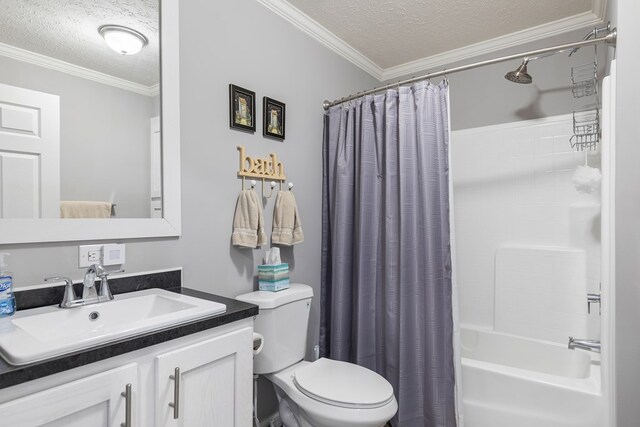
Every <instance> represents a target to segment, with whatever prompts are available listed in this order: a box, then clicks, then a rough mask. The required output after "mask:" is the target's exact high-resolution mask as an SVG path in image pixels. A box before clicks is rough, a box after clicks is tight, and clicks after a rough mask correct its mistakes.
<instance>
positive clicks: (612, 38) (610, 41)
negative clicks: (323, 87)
mask: <svg viewBox="0 0 640 427" xmlns="http://www.w3.org/2000/svg"><path fill="white" fill-rule="evenodd" d="M616 36H617V32H616V29H615V28H613V29H611V30H609V31H608V32H607V34H606V35H605V36H603V37H596V38H593V39H591V40H582V41H579V42H574V43H568V44H562V45H558V46H551V47H546V48H544V49H537V50H531V51H529V52H522V53H516V54H513V55H507V56H502V57H500V58H495V59H488V60H486V61H480V62H475V63H473V64H469V65H461V66H459V67H453V68H449V69H448V70H447V69H444V70H442V71H437V72H435V73H428V74H425V75H423V76H420V77H412V78H410V79H406V80H402V81H399V82H395V83H390V84H388V85H385V86H381V87H378V88H373V89H369V90H366V91H364V92H358V93H356V94H353V95H349V96H347V97H344V98H340V99H336V100H335V101H324V102H323V103H322V106H323V107H324V109H325V111H326V110H328V109H329V108H330V107H333V106H334V105H339V104H342V103H344V102H348V101H353V100H354V99H357V98H360V97H361V96H365V95H372V94H374V93H378V92H382V91H384V90H387V89H392V88H394V87H398V86H403V85H408V84H411V83H416V82H419V81H422V80H428V79H430V78H433V77H439V76H446V75H448V74H453V73H457V72H460V71H466V70H471V69H473V68H479V67H484V66H485V65H492V64H497V63H500V62H506V61H511V60H512V59H521V58H526V57H530V56H538V55H544V54H545V53H549V54H553V53H559V52H561V51H564V50H569V49H576V48H581V47H585V46H591V45H594V44H600V43H605V44H607V45H610V46H613V47H615V46H616Z"/></svg>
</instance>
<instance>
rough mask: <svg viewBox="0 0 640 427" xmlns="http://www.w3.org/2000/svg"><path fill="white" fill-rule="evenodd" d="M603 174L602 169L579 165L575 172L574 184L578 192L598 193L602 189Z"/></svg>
mask: <svg viewBox="0 0 640 427" xmlns="http://www.w3.org/2000/svg"><path fill="white" fill-rule="evenodd" d="M601 181H602V174H601V173H600V169H596V168H592V167H590V166H578V167H577V168H576V172H575V173H574V174H573V185H574V186H575V187H576V190H577V191H578V193H583V194H596V193H598V192H599V191H600V183H601Z"/></svg>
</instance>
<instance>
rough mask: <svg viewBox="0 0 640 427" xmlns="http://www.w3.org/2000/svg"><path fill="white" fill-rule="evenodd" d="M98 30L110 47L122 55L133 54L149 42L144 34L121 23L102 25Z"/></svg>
mask: <svg viewBox="0 0 640 427" xmlns="http://www.w3.org/2000/svg"><path fill="white" fill-rule="evenodd" d="M98 32H99V33H100V35H101V36H102V37H103V38H104V41H106V42H107V44H108V45H109V47H110V48H111V49H113V50H115V51H116V52H118V53H120V54H122V55H135V54H136V53H138V52H140V50H141V49H142V48H143V47H144V46H145V45H147V43H149V40H147V38H146V37H145V36H144V34H142V33H140V32H138V31H136V30H133V29H131V28H129V27H123V26H122V25H102V26H101V27H100V28H98Z"/></svg>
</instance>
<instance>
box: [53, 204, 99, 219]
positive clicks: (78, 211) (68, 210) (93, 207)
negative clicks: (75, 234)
mask: <svg viewBox="0 0 640 427" xmlns="http://www.w3.org/2000/svg"><path fill="white" fill-rule="evenodd" d="M60 218H111V203H110V202H85V201H78V202H76V201H61V202H60Z"/></svg>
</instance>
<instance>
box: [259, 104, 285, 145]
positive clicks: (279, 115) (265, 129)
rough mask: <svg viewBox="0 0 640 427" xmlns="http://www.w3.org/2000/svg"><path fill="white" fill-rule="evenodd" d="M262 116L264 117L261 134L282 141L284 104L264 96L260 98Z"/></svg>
mask: <svg viewBox="0 0 640 427" xmlns="http://www.w3.org/2000/svg"><path fill="white" fill-rule="evenodd" d="M262 114H263V115H264V123H263V126H262V134H263V135H264V136H266V137H269V138H275V139H280V140H284V125H285V121H284V118H285V117H284V116H285V106H284V103H282V102H280V101H276V100H275V99H271V98H268V97H266V96H265V97H263V98H262Z"/></svg>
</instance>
